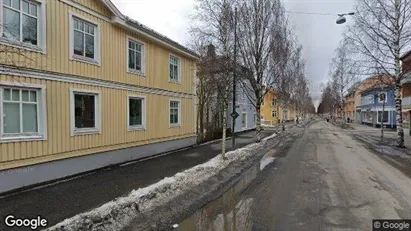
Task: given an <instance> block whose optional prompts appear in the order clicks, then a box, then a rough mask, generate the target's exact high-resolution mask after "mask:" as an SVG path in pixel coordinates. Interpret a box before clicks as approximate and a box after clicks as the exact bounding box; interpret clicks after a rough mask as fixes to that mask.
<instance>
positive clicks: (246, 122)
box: [241, 112, 248, 129]
mask: <svg viewBox="0 0 411 231" xmlns="http://www.w3.org/2000/svg"><path fill="white" fill-rule="evenodd" d="M244 115H245V126H243V116H244ZM247 117H248V116H247V112H243V113H241V128H243V129H244V128H248V121H247V120H248V118H247Z"/></svg>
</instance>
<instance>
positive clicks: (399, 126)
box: [395, 84, 405, 148]
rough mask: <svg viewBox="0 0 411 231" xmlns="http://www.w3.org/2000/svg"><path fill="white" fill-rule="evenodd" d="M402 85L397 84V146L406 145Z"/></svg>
mask: <svg viewBox="0 0 411 231" xmlns="http://www.w3.org/2000/svg"><path fill="white" fill-rule="evenodd" d="M401 102H402V99H401V85H400V84H396V85H395V108H396V111H397V147H400V148H403V147H405V146H404V129H403V127H402V106H401Z"/></svg>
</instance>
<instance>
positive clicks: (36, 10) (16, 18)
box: [0, 0, 46, 47]
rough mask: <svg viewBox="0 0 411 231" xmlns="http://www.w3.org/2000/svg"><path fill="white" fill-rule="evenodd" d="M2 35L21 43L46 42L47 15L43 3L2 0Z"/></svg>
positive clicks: (40, 43)
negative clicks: (44, 31)
mask: <svg viewBox="0 0 411 231" xmlns="http://www.w3.org/2000/svg"><path fill="white" fill-rule="evenodd" d="M0 5H1V11H2V18H1V22H2V23H1V24H2V25H0V31H1V37H2V39H5V40H7V41H10V42H17V43H19V44H20V45H28V46H35V47H37V46H41V45H42V43H44V41H43V40H44V39H43V36H45V33H43V30H44V29H45V26H46V23H45V17H43V14H44V13H45V12H43V9H42V5H41V3H39V2H38V1H32V0H2V2H1V3H0Z"/></svg>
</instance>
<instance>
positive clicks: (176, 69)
mask: <svg viewBox="0 0 411 231" xmlns="http://www.w3.org/2000/svg"><path fill="white" fill-rule="evenodd" d="M170 81H171V82H180V59H179V58H177V57H175V56H172V55H170Z"/></svg>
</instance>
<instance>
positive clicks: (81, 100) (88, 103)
mask: <svg viewBox="0 0 411 231" xmlns="http://www.w3.org/2000/svg"><path fill="white" fill-rule="evenodd" d="M71 108H72V110H71V120H72V125H71V126H72V135H76V134H94V133H100V127H101V110H100V94H99V93H98V92H92V91H72V92H71Z"/></svg>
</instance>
